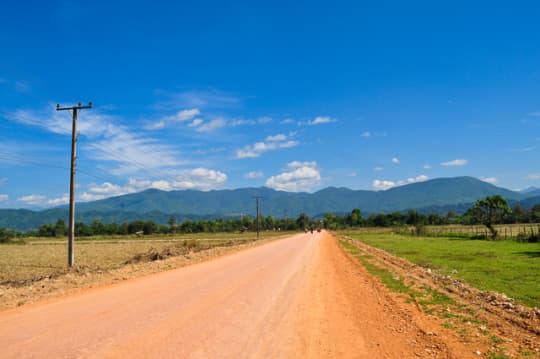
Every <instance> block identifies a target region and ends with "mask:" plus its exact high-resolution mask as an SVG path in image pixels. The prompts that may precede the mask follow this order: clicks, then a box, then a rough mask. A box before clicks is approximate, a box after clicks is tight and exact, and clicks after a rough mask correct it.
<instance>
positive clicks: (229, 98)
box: [155, 89, 242, 110]
mask: <svg viewBox="0 0 540 359" xmlns="http://www.w3.org/2000/svg"><path fill="white" fill-rule="evenodd" d="M157 94H159V95H162V96H164V98H165V100H163V101H160V102H158V103H157V104H156V105H155V107H156V108H157V109H160V110H162V109H171V108H185V107H196V108H205V109H209V108H230V107H235V106H237V105H238V104H240V103H241V102H242V99H241V98H238V97H237V96H235V95H233V94H230V93H227V92H224V91H220V90H216V89H209V90H191V91H184V92H178V93H165V92H162V91H157Z"/></svg>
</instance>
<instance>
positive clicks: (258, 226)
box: [255, 196, 262, 240]
mask: <svg viewBox="0 0 540 359" xmlns="http://www.w3.org/2000/svg"><path fill="white" fill-rule="evenodd" d="M261 198H262V196H255V203H256V206H257V240H259V232H260V225H259V199H261Z"/></svg>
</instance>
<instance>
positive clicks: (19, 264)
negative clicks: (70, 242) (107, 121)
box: [0, 232, 287, 285]
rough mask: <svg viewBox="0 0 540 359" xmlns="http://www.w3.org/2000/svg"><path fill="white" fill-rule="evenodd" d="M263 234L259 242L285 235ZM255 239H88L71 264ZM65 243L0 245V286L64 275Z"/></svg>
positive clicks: (145, 257)
mask: <svg viewBox="0 0 540 359" xmlns="http://www.w3.org/2000/svg"><path fill="white" fill-rule="evenodd" d="M285 234H287V233H284V232H264V233H261V239H268V238H272V237H276V236H281V235H285ZM254 240H256V235H254V234H252V233H245V234H239V233H236V234H235V233H204V234H190V235H175V236H159V235H156V236H145V237H142V238H131V237H127V236H123V237H113V238H111V237H109V238H106V237H103V236H100V237H88V238H84V240H79V241H76V243H75V263H76V265H77V267H78V268H85V269H86V270H90V271H102V270H110V269H116V268H119V267H122V266H123V265H125V264H126V263H136V262H142V261H152V260H157V259H164V258H166V257H171V256H175V255H186V254H188V253H189V252H197V251H201V250H206V249H210V248H215V247H225V246H227V247H228V246H234V245H239V244H242V243H246V242H250V241H254ZM66 261H67V242H66V240H65V239H64V240H62V239H57V240H50V239H49V240H42V239H39V240H37V241H35V240H32V239H29V240H28V241H27V242H26V243H25V244H2V245H0V284H7V285H25V284H27V283H28V282H32V281H35V280H39V279H41V278H46V277H55V276H58V275H61V274H63V273H66V272H67V269H66Z"/></svg>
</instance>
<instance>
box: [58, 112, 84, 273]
mask: <svg viewBox="0 0 540 359" xmlns="http://www.w3.org/2000/svg"><path fill="white" fill-rule="evenodd" d="M87 108H92V102H89V103H88V105H84V106H83V105H82V104H81V103H80V102H79V103H78V104H77V106H70V107H61V106H60V105H56V111H71V112H72V130H71V172H70V180H69V233H68V266H69V267H73V264H74V263H75V252H74V248H73V247H74V241H75V168H76V160H77V114H78V112H79V110H83V109H87Z"/></svg>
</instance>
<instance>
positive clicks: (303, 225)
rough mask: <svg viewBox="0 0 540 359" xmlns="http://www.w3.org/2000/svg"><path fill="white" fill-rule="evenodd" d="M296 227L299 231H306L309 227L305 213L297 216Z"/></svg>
mask: <svg viewBox="0 0 540 359" xmlns="http://www.w3.org/2000/svg"><path fill="white" fill-rule="evenodd" d="M296 225H297V226H298V228H299V229H304V230H305V229H307V228H308V226H309V217H308V215H307V214H305V213H302V214H300V215H299V216H298V218H297V219H296Z"/></svg>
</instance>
